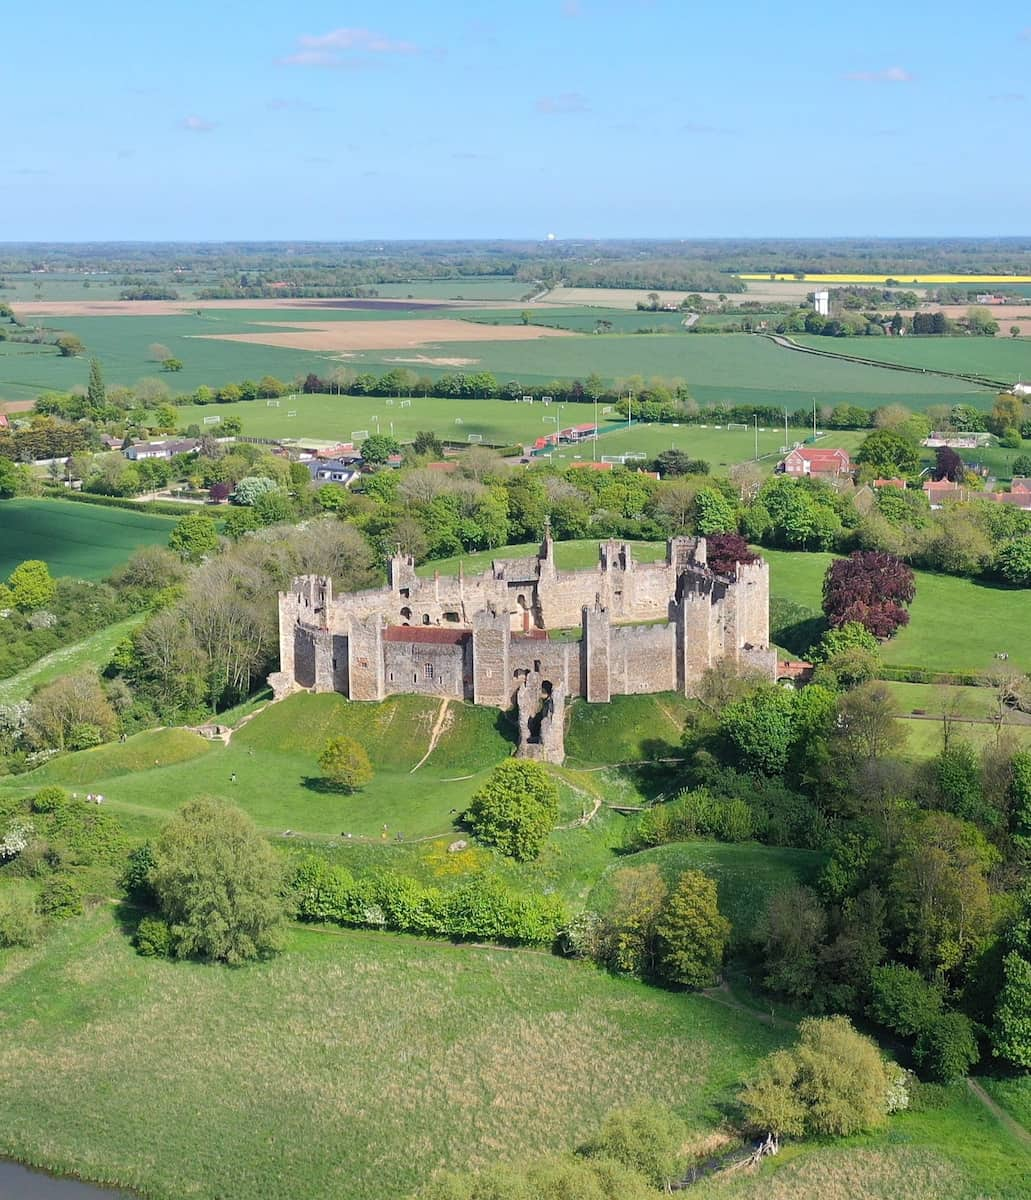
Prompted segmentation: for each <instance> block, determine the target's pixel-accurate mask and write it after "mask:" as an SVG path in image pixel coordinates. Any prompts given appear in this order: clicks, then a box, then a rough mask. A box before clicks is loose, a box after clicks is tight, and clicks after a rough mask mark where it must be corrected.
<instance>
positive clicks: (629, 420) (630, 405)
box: [626, 388, 634, 429]
mask: <svg viewBox="0 0 1031 1200" xmlns="http://www.w3.org/2000/svg"><path fill="white" fill-rule="evenodd" d="M633 423H634V393H633V391H631V390H630V389H629V388H628V389H627V393H626V427H627V429H629V428H630V426H631V425H633Z"/></svg>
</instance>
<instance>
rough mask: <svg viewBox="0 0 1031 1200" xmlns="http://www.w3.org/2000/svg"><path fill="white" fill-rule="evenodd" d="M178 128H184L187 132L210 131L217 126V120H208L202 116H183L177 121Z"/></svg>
mask: <svg viewBox="0 0 1031 1200" xmlns="http://www.w3.org/2000/svg"><path fill="white" fill-rule="evenodd" d="M179 128H180V129H185V130H186V131H187V132H188V133H210V132H211V131H212V130H213V129H217V128H218V122H217V121H208V120H207V119H206V118H204V117H198V116H196V115H193V116H190V117H183V119H182V120H181V121H180V122H179Z"/></svg>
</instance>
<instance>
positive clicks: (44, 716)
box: [25, 669, 118, 750]
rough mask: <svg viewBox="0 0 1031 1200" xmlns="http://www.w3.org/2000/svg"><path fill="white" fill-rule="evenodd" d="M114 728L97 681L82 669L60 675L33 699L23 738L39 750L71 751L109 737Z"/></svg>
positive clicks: (115, 721) (111, 712) (111, 711)
mask: <svg viewBox="0 0 1031 1200" xmlns="http://www.w3.org/2000/svg"><path fill="white" fill-rule="evenodd" d="M117 726H118V718H117V716H116V715H115V711H114V709H113V708H112V707H111V705H110V703H109V702H108V699H107V697H106V696H105V695H104V690H103V688H102V687H101V686H100V680H99V679H98V678H97V676H96V674H94V673H93V672H92V671H90V670H86V669H84V670H80V671H79V672H78V673H77V674H74V675H62V676H61V677H60V678H58V679H55V680H54V682H53V683H48V684H46V685H45V686H44V687H42V688H40V690H39V691H38V692H36V693H35V694H34V695H33V697H32V703H31V705H30V707H29V712H28V716H27V717H26V720H25V735H26V737H27V738H28V740H29V742H30V743H31V744H32V745H34V746H36V747H37V748H39V749H41V750H75V749H85V748H86V746H87V745H97V744H98V743H99V742H101V741H104V740H106V739H107V738H109V737H112V736H113V735H114V732H115V730H116V728H117ZM76 743H79V744H78V745H77V744H76Z"/></svg>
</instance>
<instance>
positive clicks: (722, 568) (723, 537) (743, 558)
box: [705, 533, 759, 575]
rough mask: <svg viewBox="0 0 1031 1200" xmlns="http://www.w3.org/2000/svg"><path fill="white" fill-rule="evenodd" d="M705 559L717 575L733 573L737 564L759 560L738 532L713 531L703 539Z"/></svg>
mask: <svg viewBox="0 0 1031 1200" xmlns="http://www.w3.org/2000/svg"><path fill="white" fill-rule="evenodd" d="M705 561H706V563H707V564H708V566H709V567H710V568H711V569H712V570H713V571H715V572H716V574H717V575H733V574H734V572H735V570H736V568H737V566H738V564H742V565H747V564H749V563H755V562H758V561H759V555H758V554H756V553H754V551H752V550H749V548H748V543H747V542H746V541H745V539H744V538H743V537H742V536H741V535H740V534H739V533H713V534H710V535H709V536H708V537H707V538H706V539H705Z"/></svg>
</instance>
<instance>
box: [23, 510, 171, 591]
mask: <svg viewBox="0 0 1031 1200" xmlns="http://www.w3.org/2000/svg"><path fill="white" fill-rule="evenodd" d="M0 519H2V521H3V536H2V537H0V578H6V577H7V576H8V575H9V574H10V573H11V571H12V570H13V569H14V568H15V567H16V566H17V565H18V564H19V563H20V562H23V561H24V560H25V559H27V558H41V559H43V560H44V561H45V562H46V563H47V564H48V565H49V567H50V571H51V574H53V575H55V576H60V575H74V576H77V577H78V578H81V579H102V578H103V577H104V576H105V575H107V574H109V573H110V571H111V570H112V568H114V567H116V566H118V564H119V563H122V562H125V560H126V559H127V558H128V557H129V555H130V554H131V553H132V552H133V551H134V550H135V549H136V548H137V547H138V546H153V545H157V546H164V545H165V544H166V543H167V542H168V535H169V534H170V533H171V532H172V529H173V528H174V526H175V518H174V517H159V516H155V515H153V514H152V513H143V512H141V513H134V512H132V511H131V510H130V509H124V508H102V507H101V506H100V505H96V504H77V503H74V502H72V501H68V500H31V499H16V500H4V501H0Z"/></svg>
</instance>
